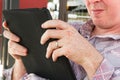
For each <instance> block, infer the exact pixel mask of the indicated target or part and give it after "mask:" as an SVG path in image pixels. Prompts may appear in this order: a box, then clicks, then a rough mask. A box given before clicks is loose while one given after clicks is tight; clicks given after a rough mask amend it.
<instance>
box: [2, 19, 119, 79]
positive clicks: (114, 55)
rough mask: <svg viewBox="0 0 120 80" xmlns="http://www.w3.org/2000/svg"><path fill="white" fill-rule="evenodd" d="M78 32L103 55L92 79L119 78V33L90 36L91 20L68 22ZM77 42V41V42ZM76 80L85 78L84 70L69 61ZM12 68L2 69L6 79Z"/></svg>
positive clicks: (36, 77) (30, 77)
mask: <svg viewBox="0 0 120 80" xmlns="http://www.w3.org/2000/svg"><path fill="white" fill-rule="evenodd" d="M70 24H71V25H73V26H74V27H75V28H76V29H77V30H78V32H79V33H80V34H81V35H82V36H83V37H85V38H86V39H87V40H88V41H89V42H90V43H91V44H92V45H93V46H94V47H95V48H96V49H97V50H98V51H99V52H100V54H102V56H103V57H104V60H103V61H102V63H101V64H100V66H99V68H98V69H97V71H96V73H95V75H94V77H93V79H92V80H120V35H115V34H107V35H94V36H92V37H91V36H90V35H91V32H92V31H93V29H94V27H95V26H94V24H93V22H92V20H89V21H88V22H87V23H85V24H83V25H82V24H81V23H70ZM78 44H79V43H78ZM71 66H72V68H73V70H74V73H75V75H76V78H77V80H87V77H86V76H87V75H86V72H85V70H84V69H83V68H82V67H81V66H80V65H77V64H75V63H74V62H71ZM11 73H12V69H9V70H6V71H4V75H5V76H6V79H7V80H11ZM28 79H29V80H47V79H44V78H41V77H38V76H37V75H35V74H33V73H31V74H27V73H26V74H25V75H24V76H23V77H22V78H21V80H28Z"/></svg>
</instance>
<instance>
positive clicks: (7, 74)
mask: <svg viewBox="0 0 120 80" xmlns="http://www.w3.org/2000/svg"><path fill="white" fill-rule="evenodd" d="M12 71H13V67H12V68H9V69H5V70H4V71H3V75H4V76H5V79H6V80H11V78H12Z"/></svg>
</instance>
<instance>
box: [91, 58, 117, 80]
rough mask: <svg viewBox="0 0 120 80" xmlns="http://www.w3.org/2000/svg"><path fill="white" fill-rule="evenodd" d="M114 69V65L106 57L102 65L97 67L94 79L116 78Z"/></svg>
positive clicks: (109, 79)
mask: <svg viewBox="0 0 120 80" xmlns="http://www.w3.org/2000/svg"><path fill="white" fill-rule="evenodd" d="M114 71H115V68H114V66H113V65H112V64H111V63H110V62H109V61H108V60H107V59H104V60H103V61H102V63H101V65H100V67H99V68H98V69H97V71H96V74H95V75H94V77H93V80H114V79H112V77H113V74H114ZM117 80H119V79H117Z"/></svg>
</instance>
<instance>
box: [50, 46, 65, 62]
mask: <svg viewBox="0 0 120 80" xmlns="http://www.w3.org/2000/svg"><path fill="white" fill-rule="evenodd" d="M64 53H65V52H64V49H63V48H58V49H56V50H54V51H53V54H52V59H53V61H54V62H55V61H56V60H57V59H58V57H61V56H64Z"/></svg>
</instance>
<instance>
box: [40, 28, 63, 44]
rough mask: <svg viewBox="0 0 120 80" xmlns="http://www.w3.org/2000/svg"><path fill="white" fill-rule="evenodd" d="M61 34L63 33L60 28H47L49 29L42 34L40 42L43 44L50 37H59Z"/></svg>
mask: <svg viewBox="0 0 120 80" xmlns="http://www.w3.org/2000/svg"><path fill="white" fill-rule="evenodd" d="M63 36H64V35H63V31H62V30H56V29H54V30H53V29H49V30H46V32H45V33H44V34H43V35H42V37H41V41H40V43H41V44H45V43H46V42H47V41H48V40H49V39H50V38H53V39H60V38H62V37H63Z"/></svg>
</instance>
